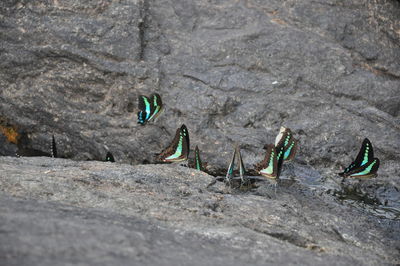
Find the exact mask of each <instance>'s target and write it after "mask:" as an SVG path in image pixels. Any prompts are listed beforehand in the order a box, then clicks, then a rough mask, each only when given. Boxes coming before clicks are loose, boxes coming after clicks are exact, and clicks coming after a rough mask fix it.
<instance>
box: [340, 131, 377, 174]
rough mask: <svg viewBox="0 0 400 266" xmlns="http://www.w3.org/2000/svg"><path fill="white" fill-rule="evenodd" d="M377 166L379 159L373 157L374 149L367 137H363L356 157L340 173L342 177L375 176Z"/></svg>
mask: <svg viewBox="0 0 400 266" xmlns="http://www.w3.org/2000/svg"><path fill="white" fill-rule="evenodd" d="M378 168H379V159H378V158H374V150H373V149H372V144H371V142H370V141H369V139H367V138H365V139H364V141H363V143H362V145H361V149H360V151H359V153H358V155H357V157H356V160H355V161H354V162H352V163H351V164H350V165H349V166H348V167H347V168H346V169H344V171H343V172H342V173H338V175H340V176H343V177H355V178H369V177H376V176H377V172H378Z"/></svg>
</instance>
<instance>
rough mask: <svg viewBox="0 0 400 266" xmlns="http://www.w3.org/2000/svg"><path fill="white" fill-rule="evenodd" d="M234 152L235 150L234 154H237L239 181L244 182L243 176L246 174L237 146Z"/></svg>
mask: <svg viewBox="0 0 400 266" xmlns="http://www.w3.org/2000/svg"><path fill="white" fill-rule="evenodd" d="M235 150H236V154H237V157H238V163H239V175H240V179H241V180H242V181H243V180H244V175H245V174H246V168H245V167H244V163H243V159H242V154H241V153H240V148H239V146H238V145H237V146H236V149H235Z"/></svg>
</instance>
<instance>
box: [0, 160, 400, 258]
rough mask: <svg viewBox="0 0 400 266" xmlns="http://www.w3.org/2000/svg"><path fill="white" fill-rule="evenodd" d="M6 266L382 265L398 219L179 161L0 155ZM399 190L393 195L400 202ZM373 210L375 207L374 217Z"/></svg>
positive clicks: (393, 247) (298, 187)
mask: <svg viewBox="0 0 400 266" xmlns="http://www.w3.org/2000/svg"><path fill="white" fill-rule="evenodd" d="M0 169H1V172H0V189H1V192H0V213H1V215H0V234H1V237H0V239H1V240H0V254H1V256H0V261H1V262H2V264H7V265H68V264H70V263H77V264H81V265H88V264H96V265H110V264H113V265H126V263H128V262H129V263H130V264H132V263H140V264H143V265H161V264H162V265H165V264H168V265H170V264H174V265H186V264H187V263H191V264H192V263H193V264H194V265H205V264H207V265H226V264H229V265H243V264H252V265H253V264H254V265H265V264H271V265H276V264H284V265H294V264H303V265H349V264H351V265H377V264H379V265H390V264H396V263H398V262H399V260H400V257H399V252H398V251H399V248H400V246H399V244H400V238H399V234H397V232H398V231H399V229H400V220H399V219H398V216H397V219H393V218H388V217H385V216H384V215H383V216H382V214H383V209H382V208H381V209H380V210H378V209H379V207H378V206H371V207H368V206H367V205H366V204H365V205H364V206H362V207H360V206H359V207H356V206H354V205H353V204H351V202H350V201H349V202H346V201H340V200H338V199H337V198H336V197H335V196H333V194H332V193H330V192H329V191H325V190H323V189H322V188H321V187H318V186H313V187H312V186H310V185H309V184H307V185H304V184H302V183H301V182H293V181H291V182H289V181H290V180H288V179H286V180H283V181H282V183H280V184H278V186H277V187H276V188H274V185H273V184H270V183H269V182H266V181H265V182H259V183H258V187H257V188H254V189H253V190H249V191H240V190H230V189H228V188H226V187H225V186H224V185H223V184H222V183H220V182H218V183H217V184H216V185H215V186H214V187H211V188H210V189H209V190H208V189H206V186H207V184H208V183H209V182H210V181H211V180H212V179H213V177H212V176H209V175H207V174H205V173H203V172H200V171H197V170H193V169H188V168H183V167H180V166H177V165H141V166H130V165H124V164H118V163H103V162H74V161H70V160H64V159H51V158H45V157H36V158H11V157H0ZM399 194H400V193H399V192H397V196H398V197H399ZM372 208H376V209H375V211H376V213H374V212H373V211H372Z"/></svg>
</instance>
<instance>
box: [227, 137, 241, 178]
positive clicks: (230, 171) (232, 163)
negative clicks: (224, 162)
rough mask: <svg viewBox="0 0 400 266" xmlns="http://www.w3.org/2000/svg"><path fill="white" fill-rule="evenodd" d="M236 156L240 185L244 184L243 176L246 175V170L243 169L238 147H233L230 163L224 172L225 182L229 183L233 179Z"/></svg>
mask: <svg viewBox="0 0 400 266" xmlns="http://www.w3.org/2000/svg"><path fill="white" fill-rule="evenodd" d="M236 156H237V160H238V164H239V165H238V166H239V175H240V179H241V180H242V183H244V175H245V174H246V169H245V168H244V164H243V160H242V155H241V153H240V148H239V146H238V145H236V147H235V151H234V152H233V155H232V158H231V161H230V163H229V166H228V170H227V171H226V176H225V181H226V182H230V181H231V180H232V179H233V171H234V170H235V160H236Z"/></svg>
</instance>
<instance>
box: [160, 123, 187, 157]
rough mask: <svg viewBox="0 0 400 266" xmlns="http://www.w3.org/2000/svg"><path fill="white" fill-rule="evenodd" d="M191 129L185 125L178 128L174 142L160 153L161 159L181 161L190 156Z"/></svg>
mask: <svg viewBox="0 0 400 266" xmlns="http://www.w3.org/2000/svg"><path fill="white" fill-rule="evenodd" d="M189 148H190V141H189V131H188V129H187V128H186V126H185V125H182V126H181V127H180V128H178V129H177V130H176V133H175V137H174V139H173V140H172V143H171V144H170V145H169V146H168V147H167V148H166V149H165V150H164V151H162V152H161V153H160V154H159V155H158V158H159V160H161V161H163V162H181V161H185V160H187V159H188V157H189Z"/></svg>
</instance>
